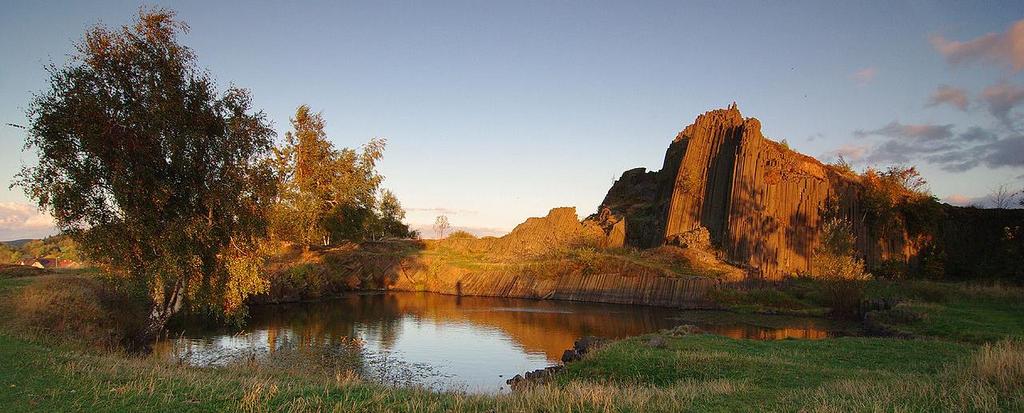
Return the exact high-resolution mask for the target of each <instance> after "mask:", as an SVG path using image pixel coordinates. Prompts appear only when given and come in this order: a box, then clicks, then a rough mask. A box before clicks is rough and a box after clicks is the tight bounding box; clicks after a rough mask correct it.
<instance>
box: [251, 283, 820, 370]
mask: <svg viewBox="0 0 1024 413" xmlns="http://www.w3.org/2000/svg"><path fill="white" fill-rule="evenodd" d="M253 310H254V312H253V319H252V322H251V324H250V328H252V329H254V330H257V331H258V330H263V331H266V332H267V337H268V340H273V341H271V342H268V344H275V343H276V344H280V343H279V340H281V339H282V338H281V337H282V336H285V335H290V336H291V339H292V340H294V343H293V344H295V345H297V346H299V347H307V346H314V347H315V346H323V345H330V344H332V343H337V342H342V341H343V340H344V339H346V338H350V337H356V336H357V331H359V332H362V333H363V334H366V335H368V336H370V337H374V338H375V339H378V340H379V341H380V343H381V346H382V347H383V348H385V349H388V348H391V346H392V345H393V343H394V341H395V339H396V337H397V335H398V334H400V329H401V327H400V325H401V323H400V321H401V320H402V319H403V318H406V317H412V318H414V319H416V320H418V321H419V322H429V323H435V324H438V325H442V324H458V323H465V322H468V323H471V324H473V325H475V326H480V327H489V328H495V329H498V330H500V331H502V332H503V333H504V334H506V335H507V336H509V337H510V338H512V339H513V340H514V341H515V342H516V343H517V344H519V345H520V346H522V348H523V349H524V350H526V351H527V352H531V353H543V354H544V355H545V356H546V357H547V358H548V359H549V360H551V361H552V362H555V361H557V360H558V359H559V357H560V356H561V355H562V352H563V351H564V350H565V349H566V348H568V347H570V346H572V343H573V341H575V340H576V339H578V338H580V337H583V336H598V337H610V338H618V337H628V336H635V335H640V334H644V333H648V332H652V331H658V330H661V329H665V328H670V327H673V326H675V325H677V324H678V323H679V320H678V319H675V318H672V316H673V315H674V314H676V313H675V312H674V311H673V310H667V309H663V308H656V307H634V308H623V307H618V306H609V305H602V304H588V303H565V302H554V301H532V302H528V305H524V302H523V301H521V300H514V299H502V298H488V297H453V296H447V295H439V294H431V293H390V294H372V295H355V294H352V295H345V296H343V297H342V298H340V299H338V300H331V301H324V302H316V303H303V304H294V305H281V306H264V307H256V308H254V309H253ZM717 322H719V323H720V322H721V319H717ZM700 328H701V329H702V330H705V331H708V332H710V333H713V334H721V335H724V336H728V337H733V338H755V339H784V338H810V339H816V338H824V337H826V336H827V334H828V333H827V332H826V330H825V329H824V328H821V327H818V326H816V325H815V324H813V323H808V322H806V320H796V321H794V325H793V326H788V327H784V328H765V327H756V326H747V325H729V324H726V325H721V324H718V325H707V326H701V327H700ZM282 331H287V334H281V333H280V332H282ZM272 337H274V338H273V339H271V338H272ZM271 348H273V346H271Z"/></svg>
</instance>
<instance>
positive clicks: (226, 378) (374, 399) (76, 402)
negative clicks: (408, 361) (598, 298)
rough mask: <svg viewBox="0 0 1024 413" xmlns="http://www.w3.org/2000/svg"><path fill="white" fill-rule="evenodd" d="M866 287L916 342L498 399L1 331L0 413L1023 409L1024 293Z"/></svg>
mask: <svg viewBox="0 0 1024 413" xmlns="http://www.w3.org/2000/svg"><path fill="white" fill-rule="evenodd" d="M81 277H82V276H81V275H62V274H56V275H53V274H51V275H46V276H42V277H22V278H3V279H0V294H2V300H3V303H10V302H12V298H14V297H17V296H19V295H20V294H23V293H24V292H25V291H28V289H30V288H33V287H35V286H40V285H75V283H74V282H67V281H68V280H70V279H75V278H81ZM55 279H56V280H60V281H62V282H54V281H52V280H55ZM48 280H50V281H48ZM871 288H872V289H873V292H872V294H883V293H885V292H887V291H888V294H903V295H905V296H906V300H905V301H903V302H902V303H900V304H899V305H897V306H896V307H894V309H895V308H901V307H900V306H914V308H913V311H918V310H920V311H922V312H923V314H925V315H923V316H920V317H910V318H907V319H906V320H907V321H905V322H902V323H900V324H899V325H898V326H899V327H900V328H905V329H908V330H913V331H916V332H918V333H920V334H919V336H920V338H916V339H898V338H880V337H879V338H871V337H845V338H835V339H827V340H821V341H802V340H783V341H752V340H733V339H729V338H725V337H719V336H712V335H704V334H679V335H675V334H673V333H672V332H670V331H667V332H662V333H660V334H658V335H659V336H660V340H657V341H661V342H660V343H651V338H652V337H653V336H652V335H648V336H643V337H635V338H631V339H627V340H621V341H618V342H614V343H611V344H610V345H608V346H606V347H604V348H602V349H600V350H598V351H596V352H594V353H592V354H590V355H588V356H587V357H586V358H585V359H584V360H582V361H579V362H577V363H573V364H570V365H569V367H568V368H567V369H566V370H565V373H564V374H562V375H560V376H559V377H558V379H557V381H556V382H554V383H550V384H548V385H545V386H537V387H535V388H532V389H530V390H527V391H525V392H522V393H516V394H511V395H496V396H493V395H467V394H461V393H453V392H446V393H437V392H429V391H424V390H419V389H411V388H392V387H386V386H382V385H380V384H378V383H374V382H372V381H366V380H363V379H360V378H359V377H357V376H355V375H354V374H353V373H351V372H350V371H346V370H338V369H335V370H332V369H323V368H321V369H316V368H307V367H308V366H301V365H289V364H287V363H278V364H239V365H233V366H229V367H226V368H218V369H203V368H193V367H188V366H184V365H177V364H174V363H171V362H167V361H164V360H158V359H155V358H152V357H132V356H127V355H125V354H122V353H118V352H110V351H99V350H95V348H94V347H84V346H82V345H81V343H78V344H76V342H74V341H72V340H69V339H67V338H61V339H47V338H46V337H40V336H38V335H34V334H32V333H31V332H26V331H24V330H22V329H21V327H20V326H21V324H18V323H10V322H5V323H4V324H3V325H2V329H3V330H0V365H2V366H4V368H3V369H0V405H2V406H4V407H5V411H61V410H62V411H67V410H101V411H224V410H247V411H281V410H288V411H292V410H294V411H324V410H333V411H410V412H412V411H416V412H419V411H438V412H440V411H509V412H512V411H560V412H561V411H564V412H569V411H573V412H579V411H707V410H711V411H714V410H751V409H756V410H767V411H801V410H803V411H877V410H896V411H900V410H904V411H906V410H909V411H950V410H959V411H1007V410H1008V411H1013V410H1021V409H1024V393H1022V392H1024V390H1022V389H1024V344H1022V343H1021V342H1020V341H1012V339H1013V338H1015V337H1016V338H1019V337H1022V333H1024V328H1022V327H1021V324H1020V323H1021V320H1020V319H1021V318H1022V316H1021V315H1020V314H1022V313H1021V312H1020V311H1019V310H1018V309H1017V307H1013V304H1012V303H1014V302H1015V300H1016V298H1017V297H1018V296H1017V294H1019V292H1020V290H1019V289H1012V288H1011V289H1006V288H998V289H997V288H981V287H973V286H972V287H964V286H955V285H948V284H935V285H922V284H914V283H909V284H908V283H903V284H895V285H882V284H877V285H873V286H872V287H871ZM75 290H76V291H79V290H81V289H75ZM1007 306H1009V307H1007ZM7 308H9V307H7ZM64 308H66V310H67V311H75V310H76V308H72V307H70V306H65V307H64ZM5 311H6V310H5ZM899 311H903V310H899ZM16 316H17V317H13V318H19V317H21V316H22V315H21V314H17V315H16ZM972 331H973V333H971V332H972ZM925 333H927V334H925Z"/></svg>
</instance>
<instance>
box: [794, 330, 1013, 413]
mask: <svg viewBox="0 0 1024 413" xmlns="http://www.w3.org/2000/svg"><path fill="white" fill-rule="evenodd" d="M1020 409H1024V343H1022V342H1020V341H1013V340H1004V341H1000V342H998V343H995V344H986V345H984V346H982V347H981V348H980V349H978V351H977V352H975V353H974V354H973V355H972V356H971V357H969V358H967V359H966V360H964V361H963V362H960V363H954V364H950V365H948V366H947V367H946V368H945V369H944V370H943V371H942V372H941V373H940V374H939V375H938V376H937V377H934V378H922V377H911V376H907V377H901V378H899V379H898V380H893V381H877V380H864V379H858V380H840V381H836V382H833V383H831V384H829V385H826V386H822V387H821V388H819V389H817V390H816V391H815V392H814V393H813V394H812V395H811V396H810V404H809V406H808V407H807V408H806V410H807V411H815V412H849V411H876V412H877V411H959V412H964V411H977V412H1000V411H1019V410H1020Z"/></svg>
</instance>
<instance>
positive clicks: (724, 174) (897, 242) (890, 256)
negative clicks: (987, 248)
mask: <svg viewBox="0 0 1024 413" xmlns="http://www.w3.org/2000/svg"><path fill="white" fill-rule="evenodd" d="M860 179H861V178H860V177H858V176H854V175H850V174H844V173H842V172H840V171H838V170H836V169H835V168H833V167H830V166H827V165H824V164H822V163H821V162H819V161H818V160H816V159H814V158H812V157H809V156H806V155H802V154H800V153H797V152H794V151H792V150H790V149H789V148H787V147H786V146H784V145H782V144H780V143H778V142H775V141H772V140H770V139H767V138H765V137H764V135H762V134H761V123H760V121H758V120H757V119H755V118H744V117H743V116H742V114H741V113H740V111H739V109H738V108H737V106H736V105H735V104H733V105H732V106H730V107H729V108H727V109H719V110H713V111H710V112H707V113H704V114H702V115H700V116H698V117H697V119H696V120H695V121H694V122H693V124H691V125H689V126H687V127H686V128H685V129H683V131H682V132H680V133H679V134H678V135H677V136H676V137H675V139H674V140H673V141H672V143H671V144H670V145H669V148H668V150H667V151H666V153H665V161H664V164H663V165H662V169H661V170H660V171H657V172H648V171H646V170H645V169H644V168H636V169H631V170H628V171H626V172H625V173H623V174H622V177H621V178H619V180H618V181H616V182H615V183H614V184H613V185H612V188H611V189H610V190H609V191H608V194H607V195H606V196H605V199H604V201H603V202H602V204H601V206H600V208H599V209H598V211H606V212H605V213H602V214H595V215H593V216H591V217H590V218H588V220H589V221H595V222H599V223H600V222H608V221H615V222H617V223H619V224H620V225H622V226H624V232H625V237H624V243H625V244H626V245H630V246H636V247H642V248H648V247H653V246H657V245H661V244H663V243H665V242H666V240H672V239H678V237H679V236H680V235H681V234H686V233H688V232H690V231H694V230H696V229H698V228H700V227H704V228H706V229H707V231H708V232H709V233H710V235H711V240H712V243H713V245H714V246H715V248H716V249H717V250H718V251H720V253H721V254H722V255H724V257H725V258H726V259H727V260H728V261H730V262H732V263H733V264H736V265H739V266H741V267H745V268H748V269H749V270H750V272H751V273H752V274H754V275H755V276H760V277H764V278H769V279H777V278H780V277H783V276H785V275H789V274H797V273H805V272H807V271H808V270H809V269H810V259H811V255H812V252H813V251H814V249H815V247H816V246H817V243H818V241H817V239H818V236H819V228H820V226H821V224H822V222H823V218H822V216H823V213H824V211H825V210H826V207H830V208H832V209H833V211H835V213H837V214H838V216H839V217H843V218H846V219H847V220H848V221H849V222H850V223H851V224H852V226H853V231H854V233H855V234H854V235H855V236H856V238H857V249H858V250H859V252H860V254H861V255H862V256H863V257H864V258H865V259H866V261H867V262H868V264H869V266H870V265H873V264H878V263H880V262H882V261H885V260H898V261H903V262H908V263H910V264H911V265H914V264H916V262H915V261H916V260H917V258H918V256H919V255H920V254H919V253H920V251H921V250H922V248H925V247H926V246H927V245H928V244H929V242H932V241H933V240H946V239H952V240H956V239H959V238H958V237H957V236H956V235H955V234H951V233H950V231H952V230H954V229H955V228H959V227H962V226H950V225H943V226H941V228H949V230H940V234H925V235H918V236H909V235H908V234H907V231H906V230H905V229H904V228H891V229H888V230H887V231H886V232H884V233H880V234H871V233H870V232H869V231H868V228H867V224H866V223H865V219H864V212H863V211H862V210H861V209H862V205H861V204H862V202H861V198H862V193H863V185H862V184H861V183H860ZM953 208H954V207H948V206H947V207H946V209H953ZM1009 215H1011V216H1010V217H1009V218H1008V220H1007V221H1001V222H993V223H991V225H989V226H988V227H986V228H985V229H982V230H981V231H983V232H992V231H996V232H998V231H999V229H1000V227H1001V226H1005V225H1008V223H1009V224H1012V223H1013V222H1016V221H1020V220H1021V214H1019V213H1016V214H1009ZM1015 220H1016V221H1015ZM1011 221H1013V222H1011ZM605 227H607V225H605ZM972 231H973V232H977V231H979V229H978V228H972ZM606 232H607V231H606ZM952 253H953V254H956V252H955V251H953V252H952Z"/></svg>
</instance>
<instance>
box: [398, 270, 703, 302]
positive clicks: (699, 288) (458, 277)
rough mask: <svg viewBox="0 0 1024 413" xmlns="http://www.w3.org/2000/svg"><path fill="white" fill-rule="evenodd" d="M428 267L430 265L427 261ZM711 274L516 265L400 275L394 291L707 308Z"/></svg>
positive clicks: (424, 271) (427, 271) (425, 271)
mask: <svg viewBox="0 0 1024 413" xmlns="http://www.w3.org/2000/svg"><path fill="white" fill-rule="evenodd" d="M428 268H429V265H428ZM720 283H721V282H720V281H719V280H718V279H714V278H707V277H675V278H674V277H664V276H660V275H656V274H649V275H648V274H641V275H625V274H617V273H606V274H583V273H580V272H576V271H568V272H565V273H562V274H542V275H533V274H525V273H523V272H522V271H517V270H515V269H497V270H480V271H466V270H459V269H457V268H444V269H443V271H436V272H430V271H429V270H423V271H414V272H410V273H408V276H400V277H397V278H396V279H395V280H394V282H393V283H392V284H390V285H388V286H387V288H388V289H390V290H399V291H431V292H436V293H443V294H455V295H469V296H487V297H510V298H537V299H554V300H568V301H586V302H596V303H614V304H640V305H654V306H664V307H680V308H709V307H712V306H713V304H712V303H711V302H709V301H708V300H707V298H706V295H707V292H708V291H709V290H711V289H712V288H715V287H716V286H718V285H720Z"/></svg>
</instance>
